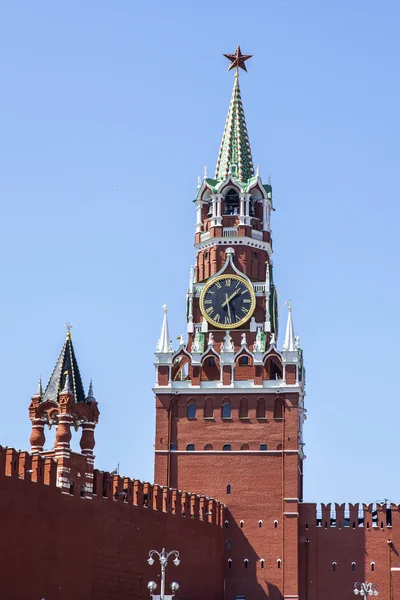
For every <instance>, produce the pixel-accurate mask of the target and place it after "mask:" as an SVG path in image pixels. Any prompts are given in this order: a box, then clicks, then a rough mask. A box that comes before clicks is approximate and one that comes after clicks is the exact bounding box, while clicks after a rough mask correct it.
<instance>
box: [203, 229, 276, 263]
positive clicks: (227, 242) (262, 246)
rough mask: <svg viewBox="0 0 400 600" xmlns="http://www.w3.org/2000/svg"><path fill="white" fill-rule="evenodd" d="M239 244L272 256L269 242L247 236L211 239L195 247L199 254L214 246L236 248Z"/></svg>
mask: <svg viewBox="0 0 400 600" xmlns="http://www.w3.org/2000/svg"><path fill="white" fill-rule="evenodd" d="M207 233H209V232H207ZM238 244H240V245H241V246H251V247H252V248H258V249H259V250H264V251H265V252H267V253H268V256H269V257H271V256H272V247H271V244H270V243H269V242H263V241H262V240H256V239H255V238H250V237H247V236H244V237H236V238H226V237H213V238H211V237H210V238H208V239H207V240H204V241H203V242H199V243H198V244H195V245H194V247H195V248H196V250H197V251H198V252H199V251H200V250H204V249H205V248H212V247H213V246H236V245H238Z"/></svg>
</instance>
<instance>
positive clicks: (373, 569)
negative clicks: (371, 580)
mask: <svg viewBox="0 0 400 600" xmlns="http://www.w3.org/2000/svg"><path fill="white" fill-rule="evenodd" d="M371 571H375V563H374V562H372V563H371Z"/></svg>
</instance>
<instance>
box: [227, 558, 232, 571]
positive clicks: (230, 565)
mask: <svg viewBox="0 0 400 600" xmlns="http://www.w3.org/2000/svg"><path fill="white" fill-rule="evenodd" d="M228 569H232V559H231V558H228Z"/></svg>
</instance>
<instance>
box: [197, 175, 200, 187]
mask: <svg viewBox="0 0 400 600" xmlns="http://www.w3.org/2000/svg"><path fill="white" fill-rule="evenodd" d="M200 188H201V179H200V175H199V176H198V177H197V189H198V190H199V189H200Z"/></svg>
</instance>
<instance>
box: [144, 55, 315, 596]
mask: <svg viewBox="0 0 400 600" xmlns="http://www.w3.org/2000/svg"><path fill="white" fill-rule="evenodd" d="M228 57H229V58H230V60H231V62H232V64H231V67H232V66H235V67H237V68H236V75H235V82H234V87H233V92H232V99H231V102H230V106H229V111H228V116H227V120H226V125H225V130H224V133H223V137H222V144H221V149H220V153H219V156H218V161H217V168H216V173H215V177H214V178H213V179H211V178H209V177H207V173H205V176H204V180H203V181H202V182H200V183H199V186H198V191H197V198H196V201H195V202H196V208H197V225H196V233H195V248H196V252H197V256H196V265H195V267H194V269H192V270H191V275H190V283H189V290H188V294H187V331H188V341H187V344H186V343H185V341H184V339H183V337H182V339H181V343H180V346H179V349H178V350H177V351H173V350H172V347H171V342H170V336H169V331H168V322H167V312H166V309H165V314H164V322H163V326H162V331H161V336H160V340H159V342H158V345H157V351H156V377H157V379H156V386H155V394H156V440H155V481H156V482H157V483H159V484H163V485H168V486H172V487H177V488H179V489H183V490H188V491H191V492H194V493H198V494H200V493H204V494H207V495H209V496H212V497H214V498H216V499H218V500H221V501H223V502H224V503H225V504H226V505H227V508H228V511H227V520H226V522H225V529H224V531H225V568H226V570H225V597H226V599H227V600H239V599H243V598H245V599H246V600H258V599H260V600H261V599H264V598H272V599H279V598H285V599H287V600H289V599H291V600H294V599H296V598H298V579H299V578H298V503H299V502H300V501H301V499H302V462H303V459H304V454H303V442H302V424H303V419H304V372H303V362H302V352H301V350H300V348H299V339H298V338H297V337H296V336H295V335H294V331H293V324H292V314H291V309H290V308H289V314H288V321H287V327H286V334H285V339H284V342H283V346H282V351H279V350H278V348H277V338H278V310H277V293H276V289H275V286H274V283H273V277H272V261H271V255H272V240H271V229H270V214H271V210H272V188H271V185H270V183H268V184H264V183H263V182H262V179H261V177H260V174H259V172H258V169H257V172H256V173H254V169H253V161H252V156H251V150H250V143H249V138H248V135H247V129H246V122H245V116H244V111H243V106H242V101H241V95H240V87H239V76H238V67H244V60H246V59H247V58H248V57H244V56H243V55H242V54H241V52H240V48H239V47H238V49H237V51H236V53H235V54H234V55H229V56H228ZM194 543H195V541H194Z"/></svg>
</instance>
